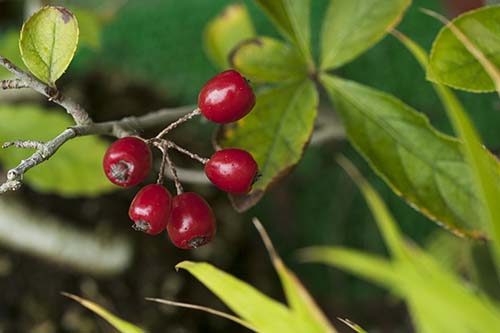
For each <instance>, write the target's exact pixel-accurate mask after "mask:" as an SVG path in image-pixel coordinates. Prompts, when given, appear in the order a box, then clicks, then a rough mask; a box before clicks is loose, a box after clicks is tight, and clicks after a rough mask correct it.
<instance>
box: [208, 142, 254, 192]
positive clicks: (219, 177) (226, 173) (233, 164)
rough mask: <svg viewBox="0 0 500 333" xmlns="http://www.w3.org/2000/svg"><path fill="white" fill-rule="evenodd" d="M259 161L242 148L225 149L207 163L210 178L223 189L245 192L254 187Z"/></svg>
mask: <svg viewBox="0 0 500 333" xmlns="http://www.w3.org/2000/svg"><path fill="white" fill-rule="evenodd" d="M258 168H259V167H258V165H257V162H255V160H254V159H253V157H252V155H250V153H248V152H247V151H245V150H242V149H223V150H220V151H218V152H216V153H215V154H213V155H212V157H211V158H210V160H209V161H208V162H207V164H205V174H206V175H207V177H208V179H210V181H211V182H212V183H213V184H214V185H215V186H217V187H218V188H220V189H221V190H223V191H226V192H229V193H234V194H244V193H248V192H249V191H250V189H251V188H252V184H253V182H254V180H255V177H256V176H257V172H258Z"/></svg>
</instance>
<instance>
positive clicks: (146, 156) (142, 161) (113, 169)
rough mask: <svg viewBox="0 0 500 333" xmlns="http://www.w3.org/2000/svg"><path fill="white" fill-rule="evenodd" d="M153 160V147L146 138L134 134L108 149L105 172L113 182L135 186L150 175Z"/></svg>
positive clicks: (104, 161)
mask: <svg viewBox="0 0 500 333" xmlns="http://www.w3.org/2000/svg"><path fill="white" fill-rule="evenodd" d="M152 160H153V158H152V154H151V149H149V147H148V145H147V144H146V142H144V140H142V139H139V138H136V137H132V136H130V137H126V138H122V139H119V140H116V141H115V142H113V144H112V145H111V146H110V147H109V148H108V150H107V151H106V154H105V155H104V159H103V167H104V173H105V174H106V176H107V177H108V179H109V180H110V181H111V182H112V183H113V184H116V185H118V186H122V187H130V186H135V185H137V184H139V183H140V182H142V181H143V180H144V179H145V178H146V176H147V175H148V172H149V170H150V169H151V164H152Z"/></svg>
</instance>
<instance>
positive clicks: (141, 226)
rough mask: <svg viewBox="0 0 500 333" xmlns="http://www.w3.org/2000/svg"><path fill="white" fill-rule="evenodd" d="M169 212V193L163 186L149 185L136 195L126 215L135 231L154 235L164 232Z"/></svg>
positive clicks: (170, 201) (170, 203)
mask: <svg viewBox="0 0 500 333" xmlns="http://www.w3.org/2000/svg"><path fill="white" fill-rule="evenodd" d="M171 210H172V196H171V195H170V192H169V191H168V190H167V189H166V188H165V187H164V186H163V185H160V184H151V185H147V186H145V187H143V188H142V189H141V190H140V191H139V192H138V193H137V194H136V196H135V198H134V200H133V201H132V204H131V205H130V209H129V211H128V215H129V217H130V219H131V220H132V221H134V224H133V225H132V227H133V228H134V229H135V230H137V231H142V232H145V233H147V234H150V235H156V234H159V233H160V232H162V231H163V230H165V228H166V226H167V223H168V220H169V217H170V212H171Z"/></svg>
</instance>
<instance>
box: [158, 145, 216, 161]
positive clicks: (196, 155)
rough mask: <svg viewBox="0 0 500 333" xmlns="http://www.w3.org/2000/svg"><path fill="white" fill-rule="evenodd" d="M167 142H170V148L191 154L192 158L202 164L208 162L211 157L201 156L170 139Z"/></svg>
mask: <svg viewBox="0 0 500 333" xmlns="http://www.w3.org/2000/svg"><path fill="white" fill-rule="evenodd" d="M167 144H168V147H169V148H173V149H175V150H177V151H178V152H180V153H182V154H184V155H187V156H189V157H190V158H191V159H193V160H196V161H198V162H200V163H201V164H207V162H208V161H209V160H210V159H209V158H205V157H201V156H200V155H198V154H195V153H193V152H190V151H189V150H187V149H184V148H182V147H180V146H178V145H177V144H175V143H174V142H173V141H168V142H167Z"/></svg>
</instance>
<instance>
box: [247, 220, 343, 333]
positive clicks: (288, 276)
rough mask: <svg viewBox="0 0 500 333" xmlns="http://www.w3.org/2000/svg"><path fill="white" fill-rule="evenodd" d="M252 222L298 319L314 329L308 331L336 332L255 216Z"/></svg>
mask: <svg viewBox="0 0 500 333" xmlns="http://www.w3.org/2000/svg"><path fill="white" fill-rule="evenodd" d="M253 224H254V225H255V227H256V228H257V231H258V232H259V234H260V236H261V238H262V240H263V242H264V245H265V246H266V248H267V251H268V253H269V257H270V258H271V261H272V263H273V266H274V269H275V270H276V272H277V273H278V276H279V278H280V280H281V285H282V287H283V290H284V291H285V295H286V299H287V301H288V306H289V308H290V309H291V311H292V312H293V313H294V314H295V316H297V317H298V318H299V320H300V321H302V322H306V323H307V325H308V326H310V327H311V329H312V328H314V330H312V331H310V333H313V332H318V333H333V332H336V330H335V328H334V327H333V326H332V325H331V324H330V322H329V321H328V319H327V318H326V317H325V315H324V314H323V312H322V311H321V309H320V308H319V307H318V305H317V304H316V302H315V301H314V299H313V298H312V297H311V295H310V294H309V292H308V291H307V290H306V288H305V287H304V286H303V285H302V283H301V282H300V280H299V279H298V278H297V276H295V274H294V273H293V272H292V271H291V270H290V269H288V267H286V266H285V264H284V263H283V261H282V260H281V258H280V256H279V255H278V252H276V250H275V248H274V245H273V243H272V241H271V239H270V238H269V235H268V234H267V232H266V230H265V229H264V226H263V225H262V223H260V221H259V220H258V219H257V218H254V219H253Z"/></svg>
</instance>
